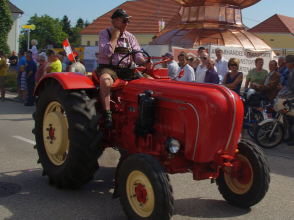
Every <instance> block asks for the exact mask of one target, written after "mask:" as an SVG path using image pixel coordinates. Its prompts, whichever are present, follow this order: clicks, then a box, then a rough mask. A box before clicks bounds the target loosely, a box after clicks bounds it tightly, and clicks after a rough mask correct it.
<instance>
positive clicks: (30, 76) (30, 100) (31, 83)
mask: <svg viewBox="0 0 294 220" xmlns="http://www.w3.org/2000/svg"><path fill="white" fill-rule="evenodd" d="M26 60H27V61H26V66H25V71H26V80H27V89H28V95H27V100H26V102H25V103H24V105H25V106H33V105H34V103H35V97H34V89H35V74H36V71H37V64H36V63H35V61H34V60H33V58H32V52H27V54H26Z"/></svg>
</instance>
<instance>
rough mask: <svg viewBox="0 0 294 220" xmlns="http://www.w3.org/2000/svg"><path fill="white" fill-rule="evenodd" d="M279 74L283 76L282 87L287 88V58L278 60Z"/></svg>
mask: <svg viewBox="0 0 294 220" xmlns="http://www.w3.org/2000/svg"><path fill="white" fill-rule="evenodd" d="M278 66H279V68H278V72H279V73H280V76H281V85H282V86H285V85H286V84H287V75H288V68H287V66H286V61H285V57H279V59H278Z"/></svg>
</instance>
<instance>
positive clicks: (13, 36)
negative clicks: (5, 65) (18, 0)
mask: <svg viewBox="0 0 294 220" xmlns="http://www.w3.org/2000/svg"><path fill="white" fill-rule="evenodd" d="M8 4H9V5H8V6H9V9H10V11H11V14H12V20H13V25H12V28H11V30H10V32H9V34H8V40H7V44H8V46H9V48H10V50H11V51H13V50H14V51H16V52H17V53H18V51H19V34H20V18H21V16H22V14H23V11H22V10H20V9H19V8H17V7H16V6H15V5H13V4H12V3H11V2H8Z"/></svg>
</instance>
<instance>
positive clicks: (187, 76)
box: [176, 52, 195, 82]
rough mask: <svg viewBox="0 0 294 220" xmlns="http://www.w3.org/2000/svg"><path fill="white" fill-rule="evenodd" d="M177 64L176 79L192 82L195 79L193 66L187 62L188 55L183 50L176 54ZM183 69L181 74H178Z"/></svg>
mask: <svg viewBox="0 0 294 220" xmlns="http://www.w3.org/2000/svg"><path fill="white" fill-rule="evenodd" d="M178 60H179V66H180V68H179V69H178V74H177V75H178V76H177V77H176V80H177V81H185V82H194V81H195V73H194V70H193V68H192V67H191V66H190V65H189V64H188V57H187V54H186V53H185V52H181V53H180V54H179V56H178ZM182 71H184V72H183V73H184V75H183V76H179V74H180V73H181V72H182Z"/></svg>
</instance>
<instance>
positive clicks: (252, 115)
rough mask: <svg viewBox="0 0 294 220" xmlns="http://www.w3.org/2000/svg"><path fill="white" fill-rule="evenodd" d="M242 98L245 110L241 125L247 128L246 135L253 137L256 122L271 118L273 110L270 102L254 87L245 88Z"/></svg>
mask: <svg viewBox="0 0 294 220" xmlns="http://www.w3.org/2000/svg"><path fill="white" fill-rule="evenodd" d="M242 99H243V103H244V110H245V113H244V123H243V127H244V128H245V129H246V130H247V133H248V135H249V136H250V137H251V138H253V139H254V138H255V133H256V128H257V125H258V123H260V122H261V121H263V120H266V119H270V118H272V117H273V115H274V111H273V110H272V105H271V103H270V102H269V101H268V100H266V98H264V97H263V96H262V95H261V94H259V93H257V92H256V91H255V90H254V89H248V90H246V91H245V93H244V95H243V97H242Z"/></svg>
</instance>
